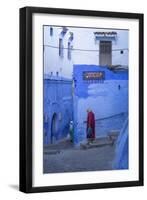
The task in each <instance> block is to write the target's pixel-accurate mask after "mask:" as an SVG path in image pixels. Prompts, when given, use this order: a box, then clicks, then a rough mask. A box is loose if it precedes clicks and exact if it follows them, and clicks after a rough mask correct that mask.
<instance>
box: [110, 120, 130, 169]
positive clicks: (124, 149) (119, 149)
mask: <svg viewBox="0 0 147 200" xmlns="http://www.w3.org/2000/svg"><path fill="white" fill-rule="evenodd" d="M128 158H129V156H128V119H126V121H125V122H124V124H123V127H122V129H121V132H120V135H119V137H118V140H117V143H116V152H115V159H114V162H113V168H114V169H128V168H129V159H128Z"/></svg>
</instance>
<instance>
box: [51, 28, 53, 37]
mask: <svg viewBox="0 0 147 200" xmlns="http://www.w3.org/2000/svg"><path fill="white" fill-rule="evenodd" d="M50 36H53V27H50Z"/></svg>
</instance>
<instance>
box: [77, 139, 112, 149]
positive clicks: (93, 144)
mask: <svg viewBox="0 0 147 200" xmlns="http://www.w3.org/2000/svg"><path fill="white" fill-rule="evenodd" d="M113 144H114V141H112V140H110V139H109V138H108V137H105V138H99V139H96V140H95V141H93V142H91V143H86V144H82V143H81V144H80V147H81V149H90V148H96V147H102V146H105V145H113Z"/></svg>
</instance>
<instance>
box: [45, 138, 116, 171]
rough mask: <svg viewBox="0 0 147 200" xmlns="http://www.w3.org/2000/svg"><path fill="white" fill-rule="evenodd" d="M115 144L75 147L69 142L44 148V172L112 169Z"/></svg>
mask: <svg viewBox="0 0 147 200" xmlns="http://www.w3.org/2000/svg"><path fill="white" fill-rule="evenodd" d="M114 155H115V145H105V146H100V147H96V148H88V149H80V148H78V149H75V148H73V147H72V145H71V144H70V142H67V143H66V144H65V143H63V144H62V145H60V148H58V149H57V147H56V146H52V148H51V147H45V148H44V158H43V162H44V166H43V168H44V173H58V172H78V171H98V170H112V161H113V159H114Z"/></svg>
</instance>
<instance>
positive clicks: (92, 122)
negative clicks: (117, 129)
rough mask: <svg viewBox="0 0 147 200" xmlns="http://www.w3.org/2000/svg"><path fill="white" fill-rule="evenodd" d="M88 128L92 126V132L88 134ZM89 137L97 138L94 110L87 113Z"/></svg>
mask: <svg viewBox="0 0 147 200" xmlns="http://www.w3.org/2000/svg"><path fill="white" fill-rule="evenodd" d="M88 128H91V134H90V136H89V135H88ZM87 138H93V139H95V116H94V113H93V112H92V111H90V112H88V115H87Z"/></svg>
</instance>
